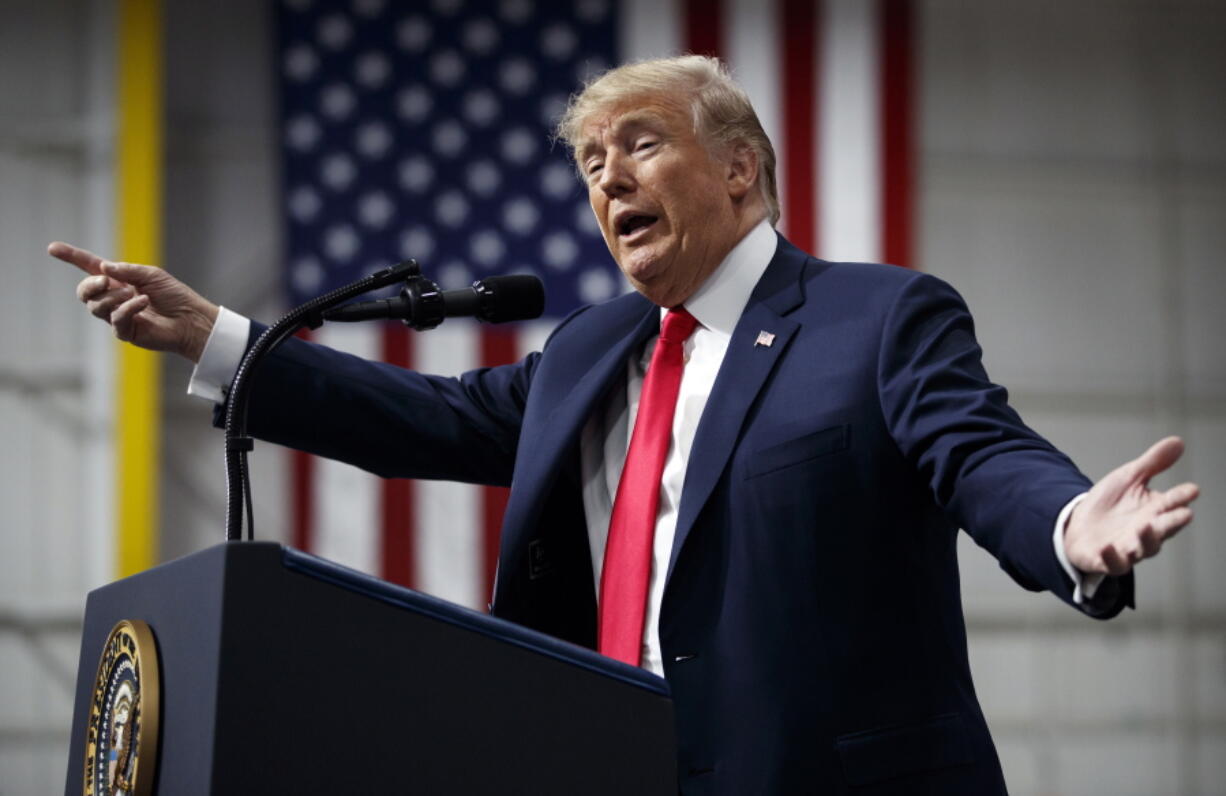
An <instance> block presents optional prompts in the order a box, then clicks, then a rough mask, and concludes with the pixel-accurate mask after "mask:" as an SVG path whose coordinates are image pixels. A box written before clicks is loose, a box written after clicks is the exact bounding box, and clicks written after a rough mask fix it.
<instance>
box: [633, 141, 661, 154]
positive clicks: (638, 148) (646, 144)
mask: <svg viewBox="0 0 1226 796" xmlns="http://www.w3.org/2000/svg"><path fill="white" fill-rule="evenodd" d="M655 145H656V140H655V139H654V138H644V139H642V140H640V141H639V142H638V143H637V144H635V145H634V151H635V152H642V151H643V150H646V149H651V148H652V147H654V146H655Z"/></svg>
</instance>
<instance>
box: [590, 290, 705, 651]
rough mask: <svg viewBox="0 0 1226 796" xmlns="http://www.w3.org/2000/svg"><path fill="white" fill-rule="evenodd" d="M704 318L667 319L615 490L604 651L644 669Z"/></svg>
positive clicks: (603, 581)
mask: <svg viewBox="0 0 1226 796" xmlns="http://www.w3.org/2000/svg"><path fill="white" fill-rule="evenodd" d="M697 325H698V321H697V320H695V319H694V316H693V315H690V314H689V313H688V312H686V311H685V310H684V309H682V308H680V307H676V308H674V309H671V310H669V311H668V314H667V315H665V316H664V324H663V328H661V330H660V339H659V341H658V342H657V343H656V350H655V351H654V352H652V355H651V364H650V365H648V366H647V375H646V377H645V378H644V379H643V392H642V396H641V397H640V398H639V411H638V416H637V417H636V418H635V420H634V433H633V434H632V435H631V436H630V450H629V452H628V453H627V454H626V465H625V467H624V468H623V469H622V477H621V481H620V482H619V483H618V485H617V497H616V499H615V500H614V501H613V516H612V518H611V519H610V520H609V540H608V543H607V544H606V545H605V551H604V568H603V569H602V570H601V575H600V617H599V618H600V625H599V631H598V635H599V646H598V647H597V649H599V650H600V652H601V653H602V654H604V655H608V656H610V657H612V658H617V659H618V660H620V661H625V662H626V663H629V664H632V665H634V666H638V665H639V661H640V656H641V655H642V651H643V617H644V614H645V613H646V611H647V584H648V580H649V579H650V577H651V548H652V539H653V538H654V537H655V531H656V514H657V513H658V512H659V507H660V478H661V476H663V474H664V460H665V458H667V456H668V447H669V443H670V442H671V441H672V431H673V412H674V411H675V410H676V408H677V392H678V390H680V388H681V371H682V369H683V368H684V366H685V361H684V356H683V354H682V351H681V346H682V344H683V343H684V342H685V341H686V339H687V338H688V337H689V336H690V335H691V334H693V332H694V327H695V326H697Z"/></svg>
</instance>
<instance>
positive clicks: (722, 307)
mask: <svg viewBox="0 0 1226 796" xmlns="http://www.w3.org/2000/svg"><path fill="white" fill-rule="evenodd" d="M778 246H779V237H778V236H777V235H776V234H775V230H774V228H773V227H772V226H771V225H770V222H769V221H767V220H766V219H763V220H762V221H760V222H759V223H758V225H757V226H756V227H754V228H753V229H751V230H750V231H749V234H747V235H746V236H745V237H743V238H741V240H740V241H739V242H738V243H737V244H736V245H735V246H733V247H732V251H730V252H728V256H726V257H725V258H724V260H723V262H721V263H720V264H719V266H718V267H717V268H716V269H715V270H714V271H712V272H711V275H710V276H709V277H707V279H706V281H705V282H703V283H702V285H700V286H699V288H698V290H696V291H695V292H694V295H692V296H690V297H689V299H688V300H687V301H686V302H685V305H684V306H685V308H686V309H687V310H689V312H690V314H691V315H693V316H694V317H695V318H697V319H698V322H699V323H701V324H702V325H703V326H704V327H705V328H707V329H710V330H712V331H715V332H719V333H720V334H724V335H727V336H729V337H731V336H732V330H733V329H735V328H736V322H737V321H738V320H740V317H741V313H742V312H744V310H745V305H746V304H748V303H749V296H750V294H751V293H753V289H754V286H755V285H757V284H758V280H759V279H761V278H762V274H763V273H765V271H766V266H768V265H770V261H771V260H772V259H773V258H774V256H775V249H776V248H778ZM667 311H668V310H667V309H666V308H664V307H661V308H660V319H661V322H662V321H663V319H664V313H666V312H667Z"/></svg>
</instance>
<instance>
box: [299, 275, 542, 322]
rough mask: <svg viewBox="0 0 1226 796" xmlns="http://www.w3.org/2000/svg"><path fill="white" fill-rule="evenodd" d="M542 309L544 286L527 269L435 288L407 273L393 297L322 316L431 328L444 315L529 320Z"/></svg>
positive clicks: (423, 278) (339, 309) (346, 306)
mask: <svg viewBox="0 0 1226 796" xmlns="http://www.w3.org/2000/svg"><path fill="white" fill-rule="evenodd" d="M544 311H545V288H544V286H542V285H541V280H539V279H537V278H536V277H535V276H529V275H527V274H512V275H510V276H491V277H490V278H489V279H483V280H481V281H479V282H473V284H472V287H466V288H462V289H460V290H439V288H438V285H436V284H435V283H434V282H431V281H430V280H429V279H426V278H425V277H418V278H416V279H411V280H409V282H408V283H407V284H406V285H405V286H404V287H403V288H401V290H400V295H399V296H398V297H397V298H390V299H381V300H379V301H359V302H355V303H353V304H346V305H344V306H343V307H336V308H334V309H330V310H325V311H324V313H323V318H324V320H326V321H343V322H352V321H369V320H375V319H378V318H395V319H399V320H402V321H404V323H405V325H406V326H410V327H412V328H414V329H417V330H418V331H424V330H426V329H433V328H434V327H435V326H438V325H439V324H440V323H442V322H443V319H444V318H455V317H461V316H476V318H477V320H479V321H485V322H486V323H505V322H506V321H529V320H532V319H533V318H539V317H541V313H542V312H544Z"/></svg>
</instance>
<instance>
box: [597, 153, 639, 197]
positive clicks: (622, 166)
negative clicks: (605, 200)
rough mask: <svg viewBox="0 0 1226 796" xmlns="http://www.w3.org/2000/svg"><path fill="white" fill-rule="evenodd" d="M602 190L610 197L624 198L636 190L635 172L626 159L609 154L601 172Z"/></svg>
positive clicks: (600, 183)
mask: <svg viewBox="0 0 1226 796" xmlns="http://www.w3.org/2000/svg"><path fill="white" fill-rule="evenodd" d="M599 185H600V190H602V191H604V192H605V193H606V194H607V195H609V196H622V195H624V194H626V193H627V192H629V191H632V190H634V170H633V168H632V167H631V165H630V164H629V163H628V162H627V160H626V158H624V157H622V156H620V155H616V154H609V155H606V157H605V162H604V166H603V167H602V168H601V170H600V182H599Z"/></svg>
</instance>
